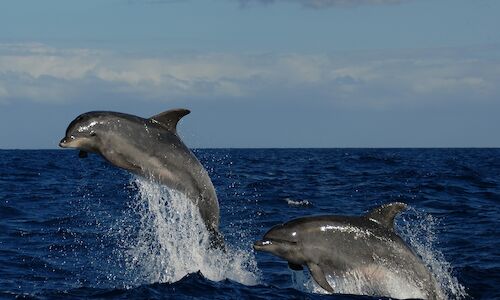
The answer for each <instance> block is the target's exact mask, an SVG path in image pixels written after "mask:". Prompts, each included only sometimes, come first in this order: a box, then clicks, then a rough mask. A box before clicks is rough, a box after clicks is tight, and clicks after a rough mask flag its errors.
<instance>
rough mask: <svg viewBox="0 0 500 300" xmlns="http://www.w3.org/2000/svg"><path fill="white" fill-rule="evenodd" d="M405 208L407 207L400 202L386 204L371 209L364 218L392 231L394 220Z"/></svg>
mask: <svg viewBox="0 0 500 300" xmlns="http://www.w3.org/2000/svg"><path fill="white" fill-rule="evenodd" d="M407 207H408V206H407V205H406V204H404V203H401V202H393V203H388V204H384V205H381V206H379V207H377V208H375V209H373V210H372V211H370V212H369V213H368V214H366V217H367V218H368V219H369V220H371V221H373V222H375V223H378V224H380V225H382V226H383V227H385V228H387V229H390V230H393V229H394V218H395V217H396V215H397V214H399V213H400V212H402V211H403V210H405V209H406V208H407Z"/></svg>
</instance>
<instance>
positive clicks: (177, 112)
mask: <svg viewBox="0 0 500 300" xmlns="http://www.w3.org/2000/svg"><path fill="white" fill-rule="evenodd" d="M189 113H190V111H189V110H188V109H183V108H178V109H171V110H167V111H164V112H162V113H159V114H157V115H155V116H152V117H151V118H149V119H150V120H152V121H154V122H156V123H158V124H160V125H162V126H163V127H165V128H166V129H167V130H169V131H171V132H173V133H174V134H177V123H178V122H179V120H180V119H181V118H182V117H184V116H185V115H187V114H189Z"/></svg>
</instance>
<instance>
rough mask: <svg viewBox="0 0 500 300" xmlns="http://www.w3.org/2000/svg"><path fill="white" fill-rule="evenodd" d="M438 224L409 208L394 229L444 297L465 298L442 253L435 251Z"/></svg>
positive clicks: (436, 221)
mask: <svg viewBox="0 0 500 300" xmlns="http://www.w3.org/2000/svg"><path fill="white" fill-rule="evenodd" d="M438 224H439V222H438V220H437V219H436V218H435V217H433V216H432V215H430V214H426V213H423V212H419V211H417V210H415V209H414V208H410V209H409V210H408V211H407V212H405V213H404V214H402V216H401V218H400V222H398V225H399V226H397V228H396V229H397V231H398V233H399V235H400V236H401V237H402V238H403V239H404V240H405V241H406V242H407V243H408V244H409V245H410V247H411V248H412V249H414V250H415V252H416V253H417V254H418V256H420V258H422V260H423V262H424V264H425V265H426V266H427V268H429V269H430V270H431V272H432V273H433V275H434V277H435V278H436V280H437V282H438V284H439V285H440V287H441V290H442V291H443V292H444V293H445V295H444V296H445V297H446V298H448V299H464V298H466V297H467V293H466V291H465V287H464V286H463V285H461V284H460V283H459V282H458V279H457V278H456V277H455V276H453V268H452V266H451V264H450V263H449V262H447V261H446V259H445V258H444V255H443V253H442V252H441V251H439V250H437V249H436V243H437V235H436V227H437V225H438Z"/></svg>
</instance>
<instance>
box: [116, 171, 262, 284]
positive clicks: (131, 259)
mask: <svg viewBox="0 0 500 300" xmlns="http://www.w3.org/2000/svg"><path fill="white" fill-rule="evenodd" d="M132 184H133V185H135V186H136V187H137V194H136V196H135V197H133V198H132V199H131V201H130V205H129V207H130V213H129V214H128V216H127V217H126V218H127V221H126V222H124V223H127V222H128V223H130V222H131V224H134V223H135V226H133V225H132V226H131V225H130V224H129V226H124V227H122V228H124V230H122V231H121V233H120V235H121V241H122V246H121V247H120V248H121V249H122V250H121V251H122V253H123V256H124V259H125V262H126V263H125V265H126V268H127V270H128V271H129V273H130V275H132V277H133V278H134V281H135V284H143V283H154V282H176V281H178V280H179V279H181V278H182V277H184V276H185V275H187V274H189V273H194V272H197V271H200V272H201V273H202V274H203V276H204V277H206V278H207V279H209V280H213V281H220V280H224V279H230V280H233V281H236V282H239V283H242V284H245V285H254V284H257V283H258V278H259V276H258V271H257V265H256V261H255V258H254V256H253V254H252V252H250V250H248V251H243V250H235V249H233V248H232V247H231V246H230V245H228V246H227V250H226V251H224V250H221V249H213V248H210V247H209V233H208V231H207V230H206V228H205V226H204V223H203V220H202V219H201V217H200V214H199V211H198V208H197V207H196V206H195V205H194V204H193V203H192V201H190V200H189V199H188V198H187V197H186V196H185V195H184V194H182V193H180V192H177V191H174V190H171V189H168V188H167V187H165V186H162V185H159V184H156V183H153V182H150V181H147V180H145V179H142V178H134V179H133V181H132ZM132 220H135V222H134V221H132Z"/></svg>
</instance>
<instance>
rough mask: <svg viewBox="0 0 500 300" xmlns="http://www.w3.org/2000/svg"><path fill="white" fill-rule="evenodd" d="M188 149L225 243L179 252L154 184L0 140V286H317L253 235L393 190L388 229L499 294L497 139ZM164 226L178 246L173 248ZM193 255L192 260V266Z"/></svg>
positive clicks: (140, 291)
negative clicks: (420, 145) (208, 252)
mask: <svg viewBox="0 0 500 300" xmlns="http://www.w3.org/2000/svg"><path fill="white" fill-rule="evenodd" d="M195 153H196V155H197V156H198V157H199V158H200V160H201V161H202V163H203V164H204V165H205V166H206V168H207V170H209V173H210V174H211V177H212V180H213V182H214V185H215V187H216V190H217V193H218V196H219V202H220V206H221V231H222V232H223V233H224V235H225V237H226V240H227V244H228V245H229V247H230V248H231V249H232V250H231V251H229V252H228V253H227V254H226V256H228V257H223V255H221V254H218V255H219V256H220V257H218V258H217V255H214V256H213V257H215V258H213V257H210V259H215V260H214V261H208V262H207V261H204V259H206V258H203V256H202V257H197V256H196V255H195V254H196V253H197V252H196V251H194V252H193V253H194V254H193V255H192V256H190V255H191V254H188V253H187V252H190V251H189V249H191V248H193V247H194V248H195V247H196V245H194V244H193V245H190V244H189V243H190V240H189V237H190V233H189V228H186V226H184V227H182V226H180V225H179V224H181V225H182V220H181V221H176V222H174V223H176V225H175V224H174V225H175V226H178V227H175V228H177V230H178V231H183V232H182V233H181V232H176V230H171V231H173V232H170V233H169V232H168V231H169V230H170V229H169V228H173V227H169V226H174V225H172V224H170V225H169V224H167V223H168V222H167V223H165V222H163V223H162V221H161V217H162V216H166V215H168V214H167V213H165V212H163V211H159V212H158V211H151V210H152V209H154V208H155V209H158V206H156V207H155V206H154V205H153V204H151V203H153V202H154V201H156V200H154V199H157V198H155V197H156V196H158V194H160V196H161V194H162V193H165V192H164V191H161V190H160V191H158V190H157V188H156V189H155V187H151V186H149V185H148V184H147V183H146V182H144V181H143V180H140V179H135V178H133V177H132V176H130V175H129V174H128V173H126V172H125V171H122V170H118V169H116V168H114V167H112V166H110V165H108V164H107V163H106V162H104V161H103V160H102V159H101V158H100V157H98V156H96V155H90V156H89V157H88V158H87V159H78V157H77V153H76V152H75V151H62V150H61V151H57V150H55V151H10V150H9V151H0V297H16V296H21V297H27V298H31V297H33V298H41V299H44V298H45V299H54V298H71V299H73V298H78V297H81V298H89V297H90V298H121V299H129V298H149V299H155V298H175V299H182V298H192V297H200V298H210V299H212V298H222V299H237V298H252V299H253V298H257V299H258V298H260V299H273V298H286V299H289V298H309V299H313V298H324V297H329V296H324V295H320V294H316V293H314V291H315V290H314V288H312V286H311V281H310V279H309V278H308V275H307V272H306V273H301V272H293V271H290V270H289V269H288V268H287V265H286V262H284V261H282V260H280V259H279V258H277V257H274V256H272V255H269V254H265V253H254V252H253V251H252V249H251V244H252V242H253V241H254V240H257V239H259V238H260V237H261V236H262V235H263V233H264V232H265V231H266V230H267V229H268V228H270V227H271V226H273V225H275V224H277V223H280V222H283V221H286V220H290V219H292V218H296V217H301V216H305V215H314V214H346V215H360V214H363V213H365V212H367V211H368V210H369V209H370V208H373V207H375V206H377V205H379V204H382V203H387V202H392V201H401V202H405V203H407V204H409V205H410V206H411V207H412V209H410V210H409V211H408V212H405V213H404V214H402V215H401V216H400V217H398V219H397V230H398V232H400V234H401V235H403V236H404V237H405V239H406V240H407V241H408V243H410V244H411V245H412V246H414V247H415V248H417V250H416V251H417V252H418V253H419V254H420V255H422V256H423V257H424V260H426V262H427V263H428V264H429V267H430V268H432V270H433V272H434V273H435V275H436V277H439V278H440V281H441V282H442V283H443V285H444V286H445V288H447V289H448V290H447V292H448V294H449V296H450V298H459V297H461V295H463V292H464V290H465V292H466V293H467V294H468V297H472V298H475V299H493V298H500V288H499V287H500V230H499V228H500V221H499V218H500V150H499V149H384V150H377V149H368V150H365V149H359V150H358V149H289V150H287V149H280V150H233V149H224V150H198V151H196V152H195ZM150 194H151V195H150ZM152 199H153V200H154V201H153V200H152ZM160 199H164V197H163V198H162V197H160ZM147 201H150V202H148V203H149V204H148V205H145V204H144V203H145V202H147ZM151 201H153V202H151ZM172 201H173V200H172ZM177 201H179V199H177ZM165 205H166V206H168V205H169V204H165ZM160 206H161V201H160ZM159 209H160V210H161V207H160V208H159ZM176 209H178V208H176ZM174 210H175V209H174ZM170 213H172V212H170ZM189 221H191V220H188V225H189ZM179 226H180V227H179ZM188 227H189V226H188ZM179 228H180V229H179ZM165 231H167V232H165ZM172 234H173V235H172ZM172 236H173V238H174V239H175V238H176V237H177V236H179V237H181V238H182V240H181V238H178V239H179V241H178V243H179V244H182V245H183V246H182V247H187V248H183V250H182V249H181V250H182V251H177V250H176V249H175V246H174V245H172V244H171V242H172ZM184 237H188V238H184ZM195 238H196V237H195ZM186 249H188V250H186ZM176 251H177V252H176ZM172 253H173V254H172ZM171 254H172V256H171ZM174 254H175V255H174ZM166 256H169V257H170V256H171V257H170V258H169V259H163V258H162V257H166ZM198 266H201V267H200V269H202V273H199V272H198V273H197V272H195V271H194V270H195V269H197V268H198ZM186 268H187V269H189V268H191V269H192V270H191V271H192V272H191V271H190V272H189V273H191V274H189V275H187V273H186V274H185V269H186ZM211 270H215V271H213V274H212V273H211ZM183 272H184V273H183ZM205 273H207V274H205ZM207 278H211V279H212V280H210V279H207ZM173 281H175V282H173ZM453 289H455V290H453ZM462 289H464V290H462ZM333 298H334V299H365V298H368V299H370V298H369V297H360V296H349V295H335V296H333Z"/></svg>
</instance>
